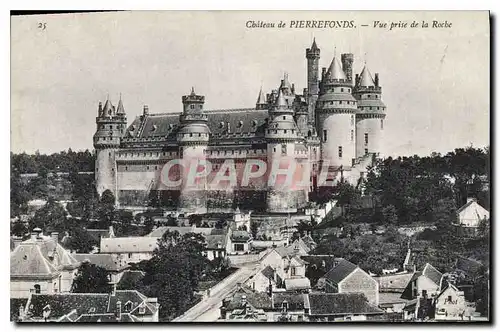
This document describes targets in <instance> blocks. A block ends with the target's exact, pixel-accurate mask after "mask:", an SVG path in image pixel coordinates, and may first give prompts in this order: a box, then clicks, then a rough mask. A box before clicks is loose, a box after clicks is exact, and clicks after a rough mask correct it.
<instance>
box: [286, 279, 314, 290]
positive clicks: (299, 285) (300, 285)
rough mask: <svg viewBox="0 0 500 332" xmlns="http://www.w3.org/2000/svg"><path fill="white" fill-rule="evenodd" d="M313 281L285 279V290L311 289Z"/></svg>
mask: <svg viewBox="0 0 500 332" xmlns="http://www.w3.org/2000/svg"><path fill="white" fill-rule="evenodd" d="M310 288H311V281H309V279H308V278H290V279H285V289H286V290H287V291H288V290H290V291H293V290H299V289H310Z"/></svg>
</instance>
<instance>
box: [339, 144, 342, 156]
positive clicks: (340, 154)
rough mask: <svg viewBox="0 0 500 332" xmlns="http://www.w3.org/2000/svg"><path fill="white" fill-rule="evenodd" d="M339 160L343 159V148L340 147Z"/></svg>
mask: <svg viewBox="0 0 500 332" xmlns="http://www.w3.org/2000/svg"><path fill="white" fill-rule="evenodd" d="M339 158H342V147H341V146H339Z"/></svg>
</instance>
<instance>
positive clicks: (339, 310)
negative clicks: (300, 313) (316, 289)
mask: <svg viewBox="0 0 500 332" xmlns="http://www.w3.org/2000/svg"><path fill="white" fill-rule="evenodd" d="M308 297H309V305H310V313H311V316H316V315H332V316H334V315H342V314H365V315H371V314H383V313H384V311H383V310H381V309H379V308H377V307H376V306H374V305H372V304H370V303H369V302H368V300H367V299H366V296H365V295H364V294H362V293H335V294H334V293H313V294H308Z"/></svg>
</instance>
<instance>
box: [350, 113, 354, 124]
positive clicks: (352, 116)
mask: <svg viewBox="0 0 500 332" xmlns="http://www.w3.org/2000/svg"><path fill="white" fill-rule="evenodd" d="M351 126H354V115H351Z"/></svg>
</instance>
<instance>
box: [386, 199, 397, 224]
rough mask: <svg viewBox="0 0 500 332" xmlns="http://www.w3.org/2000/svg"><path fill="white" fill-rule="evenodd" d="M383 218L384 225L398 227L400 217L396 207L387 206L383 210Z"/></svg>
mask: <svg viewBox="0 0 500 332" xmlns="http://www.w3.org/2000/svg"><path fill="white" fill-rule="evenodd" d="M382 216H383V218H384V225H397V223H398V215H397V212H396V208H395V207H394V205H392V204H391V205H387V206H385V207H383V208H382Z"/></svg>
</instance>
